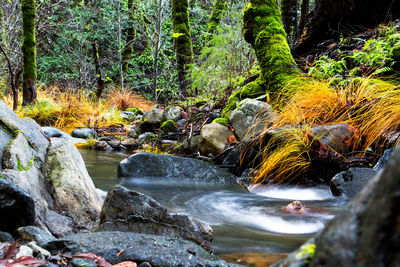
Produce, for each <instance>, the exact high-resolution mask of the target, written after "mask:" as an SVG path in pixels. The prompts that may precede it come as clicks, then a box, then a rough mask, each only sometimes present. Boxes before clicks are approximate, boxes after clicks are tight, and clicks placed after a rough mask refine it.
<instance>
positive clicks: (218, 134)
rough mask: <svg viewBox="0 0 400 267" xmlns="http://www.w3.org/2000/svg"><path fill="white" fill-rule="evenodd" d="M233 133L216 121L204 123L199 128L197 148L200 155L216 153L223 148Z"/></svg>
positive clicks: (220, 151)
mask: <svg viewBox="0 0 400 267" xmlns="http://www.w3.org/2000/svg"><path fill="white" fill-rule="evenodd" d="M232 137H233V138H234V134H233V133H232V132H231V131H230V130H229V129H228V127H226V126H222V125H221V124H218V123H211V124H207V125H204V126H203V128H202V129H201V133H200V139H199V144H198V148H199V151H200V153H201V154H202V155H205V156H208V155H209V154H212V155H218V154H220V153H222V152H223V151H224V150H225V146H226V145H228V144H229V140H230V139H231V138H232Z"/></svg>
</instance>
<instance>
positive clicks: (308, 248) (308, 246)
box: [269, 233, 319, 267]
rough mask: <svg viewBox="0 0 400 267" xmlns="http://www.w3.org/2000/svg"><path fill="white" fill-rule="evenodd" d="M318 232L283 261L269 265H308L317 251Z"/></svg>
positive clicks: (305, 266)
mask: <svg viewBox="0 0 400 267" xmlns="http://www.w3.org/2000/svg"><path fill="white" fill-rule="evenodd" d="M318 235H319V234H318V233H317V234H316V235H315V236H313V237H311V238H310V239H309V240H307V241H306V242H305V243H304V244H303V245H302V246H301V247H299V248H298V249H296V250H295V251H294V252H292V253H290V254H289V255H288V256H287V257H286V258H284V259H282V260H281V261H279V262H277V263H274V264H271V265H269V267H307V266H308V263H309V262H310V260H311V258H312V257H313V255H312V254H313V253H314V251H315V239H316V238H317V237H318Z"/></svg>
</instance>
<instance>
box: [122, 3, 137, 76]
mask: <svg viewBox="0 0 400 267" xmlns="http://www.w3.org/2000/svg"><path fill="white" fill-rule="evenodd" d="M128 10H129V24H130V27H129V29H128V32H127V35H126V47H125V49H124V51H123V53H122V62H123V65H122V71H123V73H124V74H125V73H126V71H127V70H128V67H129V61H130V60H131V56H132V54H133V44H134V43H135V39H136V28H135V27H134V26H133V23H134V21H135V17H136V15H135V14H136V0H128Z"/></svg>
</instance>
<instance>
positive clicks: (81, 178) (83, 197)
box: [44, 140, 103, 231]
mask: <svg viewBox="0 0 400 267" xmlns="http://www.w3.org/2000/svg"><path fill="white" fill-rule="evenodd" d="M44 170H45V174H46V177H47V181H48V183H49V185H50V186H51V187H52V189H53V190H52V191H53V197H54V205H55V207H57V209H58V210H62V211H63V215H65V216H68V217H70V218H71V219H72V220H73V222H74V228H75V230H78V229H79V231H82V230H83V229H87V230H89V229H90V228H91V227H92V225H93V223H94V221H95V220H96V219H97V216H98V215H99V214H100V210H101V205H102V203H103V201H102V199H101V198H100V197H99V196H98V194H97V192H96V188H95V186H94V184H93V181H92V179H91V178H90V177H89V174H88V172H87V170H86V167H85V163H84V161H83V159H82V156H81V154H80V153H79V151H78V149H76V147H75V146H74V145H73V144H72V143H69V142H62V141H61V140H54V141H53V142H52V143H51V146H50V148H49V151H48V153H47V157H46V164H45V165H44Z"/></svg>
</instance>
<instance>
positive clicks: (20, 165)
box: [17, 156, 35, 171]
mask: <svg viewBox="0 0 400 267" xmlns="http://www.w3.org/2000/svg"><path fill="white" fill-rule="evenodd" d="M34 160H35V156H32V158H31V159H30V160H29V163H28V166H26V168H22V164H21V161H20V160H19V159H17V167H18V170H19V171H29V169H30V168H31V166H32V165H33V161H34Z"/></svg>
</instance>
